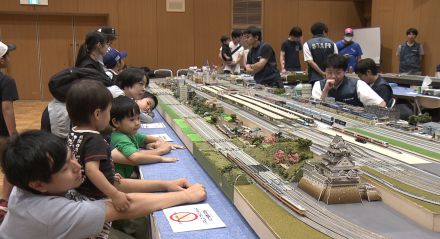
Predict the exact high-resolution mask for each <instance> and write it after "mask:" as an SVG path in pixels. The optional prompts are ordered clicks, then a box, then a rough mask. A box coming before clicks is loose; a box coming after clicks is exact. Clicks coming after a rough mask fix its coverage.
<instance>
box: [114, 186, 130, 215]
mask: <svg viewBox="0 0 440 239" xmlns="http://www.w3.org/2000/svg"><path fill="white" fill-rule="evenodd" d="M110 198H111V199H112V203H113V205H114V207H115V209H116V211H118V212H123V211H126V210H127V209H128V208H129V207H130V201H129V197H128V195H127V194H125V193H123V192H119V191H118V192H117V193H115V194H114V195H112V196H111V197H110Z"/></svg>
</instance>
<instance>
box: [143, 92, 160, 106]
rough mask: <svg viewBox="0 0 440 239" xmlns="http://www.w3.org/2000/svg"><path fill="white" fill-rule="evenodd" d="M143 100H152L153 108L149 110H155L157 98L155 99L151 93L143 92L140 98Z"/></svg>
mask: <svg viewBox="0 0 440 239" xmlns="http://www.w3.org/2000/svg"><path fill="white" fill-rule="evenodd" d="M144 98H151V99H153V101H154V107H153V108H151V110H154V109H156V106H157V104H158V103H159V102H158V101H157V97H156V96H155V95H154V94H153V93H150V92H148V91H145V92H144V95H143V96H142V99H144Z"/></svg>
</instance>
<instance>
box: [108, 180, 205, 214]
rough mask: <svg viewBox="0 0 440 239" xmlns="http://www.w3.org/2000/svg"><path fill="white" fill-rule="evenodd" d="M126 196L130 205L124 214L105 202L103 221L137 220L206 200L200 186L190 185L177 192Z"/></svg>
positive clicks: (203, 189) (109, 202) (202, 188)
mask: <svg viewBox="0 0 440 239" xmlns="http://www.w3.org/2000/svg"><path fill="white" fill-rule="evenodd" d="M127 195H128V197H129V199H130V202H131V204H130V207H129V208H128V210H127V211H125V212H119V211H117V210H116V209H115V207H114V205H113V203H112V202H111V201H107V202H106V208H105V221H114V220H120V219H132V218H138V217H142V216H146V215H148V214H150V213H152V212H154V211H157V210H161V209H164V208H168V207H172V206H176V205H180V204H185V203H196V202H200V201H203V200H205V199H206V191H205V188H204V187H203V186H202V185H201V184H194V185H191V186H189V187H188V188H187V189H185V190H182V191H178V192H168V193H129V194H127Z"/></svg>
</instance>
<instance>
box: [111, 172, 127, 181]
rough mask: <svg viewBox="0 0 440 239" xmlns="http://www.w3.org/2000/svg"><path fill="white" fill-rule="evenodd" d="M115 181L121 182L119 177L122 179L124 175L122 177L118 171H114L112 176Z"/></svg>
mask: <svg viewBox="0 0 440 239" xmlns="http://www.w3.org/2000/svg"><path fill="white" fill-rule="evenodd" d="M113 178H114V180H115V183H121V179H123V178H124V177H122V175H121V174H119V173H115V176H113Z"/></svg>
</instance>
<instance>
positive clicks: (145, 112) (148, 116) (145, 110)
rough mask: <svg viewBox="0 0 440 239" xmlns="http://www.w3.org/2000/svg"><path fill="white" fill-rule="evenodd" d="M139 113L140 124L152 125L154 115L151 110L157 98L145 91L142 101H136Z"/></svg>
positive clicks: (155, 104)
mask: <svg viewBox="0 0 440 239" xmlns="http://www.w3.org/2000/svg"><path fill="white" fill-rule="evenodd" d="M136 103H137V104H138V106H139V109H140V111H141V114H140V119H141V123H144V124H148V123H153V118H154V113H153V110H154V109H155V108H156V106H157V103H158V101H157V97H156V96H155V95H153V94H152V93H150V92H148V91H145V92H144V95H143V97H142V99H140V100H136Z"/></svg>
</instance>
